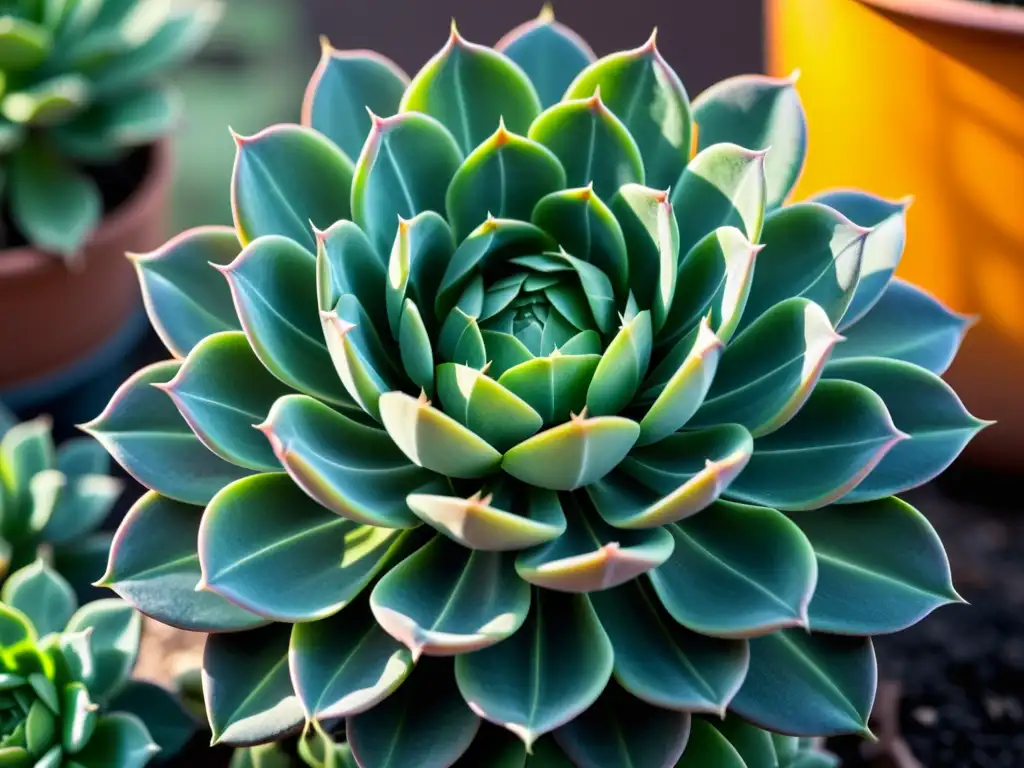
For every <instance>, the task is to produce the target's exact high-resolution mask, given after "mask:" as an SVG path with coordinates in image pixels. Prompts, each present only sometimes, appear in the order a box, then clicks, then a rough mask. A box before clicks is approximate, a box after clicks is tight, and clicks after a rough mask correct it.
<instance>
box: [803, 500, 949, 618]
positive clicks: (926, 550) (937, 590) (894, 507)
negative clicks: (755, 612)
mask: <svg viewBox="0 0 1024 768" xmlns="http://www.w3.org/2000/svg"><path fill="white" fill-rule="evenodd" d="M792 519H793V522H795V523H796V524H797V525H799V526H800V529H801V530H802V531H803V532H804V535H805V536H807V538H808V539H809V540H810V542H811V546H812V547H814V555H815V557H816V558H817V560H818V585H817V587H816V588H815V590H814V598H813V599H812V600H811V606H810V609H809V611H808V613H809V615H810V619H811V623H810V626H811V629H812V630H814V631H819V632H830V633H835V634H846V635H879V634H884V633H887V632H898V631H900V630H903V629H906V628H907V627H909V626H911V625H913V624H916V623H917V622H919V621H920V620H921V619H923V618H924V617H925V616H927V615H928V614H929V613H931V612H932V611H933V610H935V609H936V608H938V607H939V606H941V605H946V604H948V603H954V602H960V596H959V595H957V593H956V591H955V590H954V589H953V583H952V581H951V577H950V572H949V561H948V560H947V559H946V553H945V552H944V551H943V549H942V542H941V541H940V540H939V537H938V534H936V533H935V530H934V529H933V528H932V526H931V525H930V524H929V522H928V520H927V519H926V518H925V517H924V515H922V514H921V513H920V512H918V511H917V510H916V509H914V508H913V507H911V506H910V505H909V504H906V503H905V502H902V501H900V500H899V499H897V498H894V497H889V498H885V499H880V500H879V501H869V502H866V503H864V504H854V505H844V506H832V507H829V508H827V509H823V510H818V511H817V512H806V513H803V514H798V515H793V516H792Z"/></svg>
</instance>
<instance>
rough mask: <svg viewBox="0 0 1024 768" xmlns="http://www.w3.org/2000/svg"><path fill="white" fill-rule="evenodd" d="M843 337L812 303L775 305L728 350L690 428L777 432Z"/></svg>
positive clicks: (797, 300) (791, 301)
mask: <svg viewBox="0 0 1024 768" xmlns="http://www.w3.org/2000/svg"><path fill="white" fill-rule="evenodd" d="M839 339H840V337H839V336H838V335H837V334H836V332H835V331H834V330H833V329H832V323H831V322H830V321H829V319H828V315H826V314H825V310H823V309H822V308H821V307H819V306H818V305H817V304H815V303H814V302H811V301H808V300H807V299H802V298H793V299H789V300H787V301H784V302H782V303H781V304H777V305H776V306H774V307H773V308H772V309H770V310H769V311H768V312H766V313H765V314H764V315H762V316H761V317H760V318H758V320H757V321H755V322H754V323H753V324H752V325H751V326H750V327H749V328H747V329H746V330H745V331H743V332H742V333H741V334H740V335H739V336H737V337H736V339H735V340H733V342H732V343H731V344H729V346H728V347H726V349H725V351H724V352H723V353H722V358H721V360H720V362H719V364H718V369H717V371H716V372H715V379H714V381H713V382H712V383H711V388H710V389H709V390H708V393H707V397H706V398H705V399H704V402H703V404H702V405H701V407H700V409H699V410H698V411H697V413H695V414H694V416H693V419H692V422H691V426H713V425H715V424H728V423H737V424H742V425H743V426H744V427H746V428H747V429H749V430H750V432H751V433H752V434H753V435H754V437H760V436H761V435H765V434H768V433H769V432H772V431H774V430H776V429H778V428H779V427H781V426H782V425H783V424H785V423H786V422H787V421H789V420H790V419H791V418H793V416H794V415H795V414H796V413H797V411H798V410H799V409H800V406H802V405H803V404H804V402H805V401H806V400H807V397H808V395H810V393H811V390H812V389H813V388H814V385H815V384H816V383H817V381H818V378H819V377H820V376H821V371H822V369H823V368H824V366H825V361H826V360H827V359H828V356H829V355H830V354H831V352H832V348H833V347H834V346H835V345H836V342H838V341H839Z"/></svg>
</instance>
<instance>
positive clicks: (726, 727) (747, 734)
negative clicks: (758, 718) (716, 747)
mask: <svg viewBox="0 0 1024 768" xmlns="http://www.w3.org/2000/svg"><path fill="white" fill-rule="evenodd" d="M715 729H716V730H717V731H718V732H719V733H720V734H722V735H723V736H725V738H726V739H728V740H729V743H730V744H732V745H733V746H734V747H735V748H736V751H737V752H739V753H740V756H741V757H742V758H743V761H744V763H746V768H779V766H780V765H784V766H786V768H790V766H789V763H788V762H783V761H787V760H789V759H791V758H792V757H793V756H794V755H795V752H796V745H795V742H796V739H793V738H792V737H790V736H781V735H778V734H773V733H770V732H769V731H764V730H761V729H760V728H758V727H757V726H755V725H751V724H750V723H748V722H747V721H746V720H743V719H742V718H740V717H737V716H736V715H733V714H728V715H726V716H725V717H724V718H723V719H722V721H721V722H716V723H715ZM776 737H777V738H779V739H781V740H784V743H786V744H790V743H794V748H793V754H788V753H780V752H779V751H776V749H775V738H776Z"/></svg>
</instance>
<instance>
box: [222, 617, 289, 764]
mask: <svg viewBox="0 0 1024 768" xmlns="http://www.w3.org/2000/svg"><path fill="white" fill-rule="evenodd" d="M290 635H291V627H289V626H287V625H284V624H271V625H270V626H269V627H263V628H261V629H254V630H251V631H249V632H232V633H228V634H222V635H210V636H209V637H208V638H207V639H206V649H205V650H204V652H203V698H204V699H205V700H206V714H207V718H208V719H209V722H210V729H211V730H212V731H213V741H214V743H215V744H216V743H226V744H255V743H259V742H264V741H273V740H276V739H280V738H281V737H282V736H284V735H286V734H288V733H289V732H290V731H292V730H294V729H296V728H298V726H299V724H300V723H301V722H302V719H303V716H302V706H301V705H300V704H299V699H298V697H297V696H296V695H295V691H294V690H293V688H292V681H291V677H290V676H289V674H288V641H289V637H290Z"/></svg>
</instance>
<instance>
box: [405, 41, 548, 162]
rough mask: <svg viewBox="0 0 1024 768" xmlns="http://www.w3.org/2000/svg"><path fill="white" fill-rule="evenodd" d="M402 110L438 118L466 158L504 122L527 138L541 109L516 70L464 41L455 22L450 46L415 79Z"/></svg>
mask: <svg viewBox="0 0 1024 768" xmlns="http://www.w3.org/2000/svg"><path fill="white" fill-rule="evenodd" d="M399 109H400V110H401V111H402V112H412V111H417V112H424V113H426V114H428V115H430V116H432V117H435V118H437V119H438V120H439V121H441V123H442V124H443V125H444V126H445V127H446V128H447V129H448V130H449V131H451V132H452V135H453V136H455V137H456V140H457V141H458V144H459V147H461V148H462V151H463V153H465V154H468V153H469V152H471V151H472V149H473V148H474V147H475V146H477V145H478V144H480V142H482V141H483V140H484V139H485V138H487V136H488V135H490V133H491V131H493V130H494V126H495V125H497V124H498V120H499V119H500V118H504V120H505V124H506V125H507V126H508V128H509V130H510V131H512V132H514V133H520V134H525V133H526V130H527V128H529V127H530V123H532V122H533V119H534V118H535V117H536V116H537V114H538V113H539V112H540V110H541V106H540V99H539V98H538V97H537V92H536V91H535V90H534V89H533V85H531V84H530V80H529V78H528V77H527V76H526V74H525V73H524V72H523V71H522V70H521V69H520V68H519V67H518V66H517V65H516V64H514V63H513V62H512V61H511V60H510V59H509V58H508V57H506V56H505V55H504V54H502V53H499V52H498V51H495V50H493V49H491V48H488V47H487V46H483V45H476V44H474V43H470V42H468V41H466V40H465V39H464V38H463V37H462V36H461V35H460V34H459V32H458V30H457V29H456V28H455V23H454V21H453V22H452V29H451V34H450V35H449V37H448V42H446V43H445V46H444V48H442V49H441V50H440V51H438V52H437V54H435V55H434V57H433V58H432V59H431V60H430V61H428V62H427V63H426V64H425V65H424V66H423V68H422V69H421V70H420V71H419V72H418V73H417V74H416V75H415V77H413V79H412V82H411V83H410V84H409V87H408V88H407V89H406V91H405V95H404V96H403V97H402V103H401V105H400V106H399Z"/></svg>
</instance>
